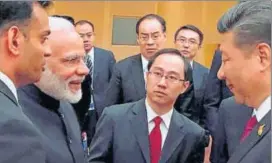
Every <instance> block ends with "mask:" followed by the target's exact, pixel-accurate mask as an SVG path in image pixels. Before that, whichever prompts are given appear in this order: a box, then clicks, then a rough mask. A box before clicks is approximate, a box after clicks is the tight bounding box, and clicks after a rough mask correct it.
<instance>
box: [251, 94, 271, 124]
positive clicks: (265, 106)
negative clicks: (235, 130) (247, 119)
mask: <svg viewBox="0 0 272 163" xmlns="http://www.w3.org/2000/svg"><path fill="white" fill-rule="evenodd" d="M270 110H271V95H270V96H268V97H267V98H266V99H265V100H264V101H263V103H262V104H261V105H260V107H259V108H258V109H254V110H253V115H255V116H256V119H257V121H258V122H260V121H261V120H262V118H263V117H264V116H265V115H266V114H267V113H268V112H269V111H270Z"/></svg>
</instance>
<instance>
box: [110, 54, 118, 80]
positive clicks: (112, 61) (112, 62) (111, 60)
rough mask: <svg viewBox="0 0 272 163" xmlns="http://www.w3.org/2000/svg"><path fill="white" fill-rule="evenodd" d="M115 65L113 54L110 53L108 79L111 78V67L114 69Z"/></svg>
mask: <svg viewBox="0 0 272 163" xmlns="http://www.w3.org/2000/svg"><path fill="white" fill-rule="evenodd" d="M115 63H116V60H115V57H114V54H113V53H112V52H110V60H109V70H110V78H111V76H112V73H113V67H114V64H115Z"/></svg>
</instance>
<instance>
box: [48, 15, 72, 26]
mask: <svg viewBox="0 0 272 163" xmlns="http://www.w3.org/2000/svg"><path fill="white" fill-rule="evenodd" d="M52 17H56V18H63V19H66V20H68V21H69V22H71V23H72V24H73V25H75V19H74V18H73V17H72V16H68V15H52Z"/></svg>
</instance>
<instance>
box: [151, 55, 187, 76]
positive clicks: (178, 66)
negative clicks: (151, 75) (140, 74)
mask: <svg viewBox="0 0 272 163" xmlns="http://www.w3.org/2000/svg"><path fill="white" fill-rule="evenodd" d="M151 68H157V69H159V68H160V69H163V70H166V71H175V72H178V73H179V72H180V71H181V70H182V71H183V68H184V62H183V60H182V59H181V57H179V56H176V55H173V54H163V55H160V56H158V57H157V58H156V59H155V61H154V63H153V65H152V67H151Z"/></svg>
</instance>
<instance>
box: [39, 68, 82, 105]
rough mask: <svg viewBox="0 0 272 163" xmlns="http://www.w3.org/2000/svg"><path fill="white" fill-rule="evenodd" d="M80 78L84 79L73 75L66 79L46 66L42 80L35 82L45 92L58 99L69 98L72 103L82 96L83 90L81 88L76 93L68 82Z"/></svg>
mask: <svg viewBox="0 0 272 163" xmlns="http://www.w3.org/2000/svg"><path fill="white" fill-rule="evenodd" d="M79 78H80V80H82V81H83V80H84V78H81V77H78V76H72V77H71V78H69V79H68V80H67V81H65V80H63V79H61V78H60V77H58V76H57V75H56V74H54V73H53V72H52V71H51V70H50V69H49V68H48V67H47V66H45V70H44V71H43V72H42V76H41V79H40V81H39V82H37V83H35V85H36V86H37V87H38V88H40V90H41V91H42V92H43V93H45V94H47V95H49V96H51V97H53V98H54V99H56V100H67V101H68V102H70V103H77V102H78V101H79V100H80V99H81V98H82V90H81V89H79V90H78V91H77V92H76V93H73V92H72V91H71V90H70V88H69V85H68V84H69V82H70V81H73V80H78V79H79Z"/></svg>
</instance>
